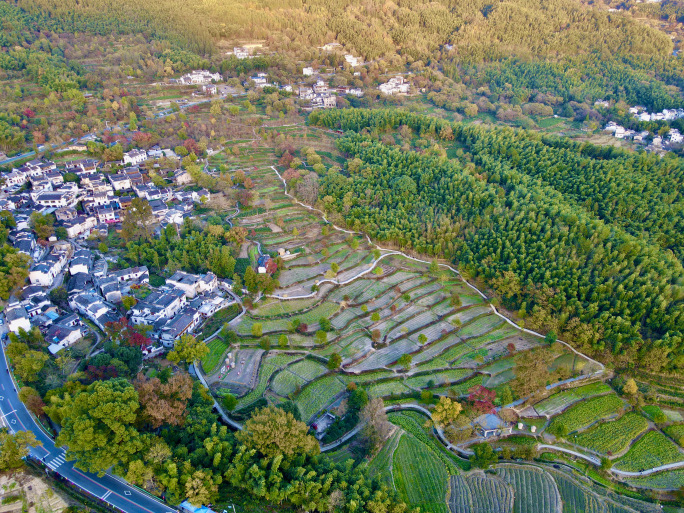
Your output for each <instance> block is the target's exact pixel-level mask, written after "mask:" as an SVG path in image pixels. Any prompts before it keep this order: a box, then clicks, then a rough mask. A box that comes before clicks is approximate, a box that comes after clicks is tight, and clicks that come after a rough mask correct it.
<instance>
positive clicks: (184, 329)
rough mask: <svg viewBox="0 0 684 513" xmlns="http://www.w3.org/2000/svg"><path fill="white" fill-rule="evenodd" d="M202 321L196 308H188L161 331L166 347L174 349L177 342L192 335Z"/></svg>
mask: <svg viewBox="0 0 684 513" xmlns="http://www.w3.org/2000/svg"><path fill="white" fill-rule="evenodd" d="M201 320H202V316H201V315H200V313H199V312H198V311H197V310H195V309H194V308H190V307H186V308H184V309H183V310H181V312H180V313H179V314H178V315H176V316H175V317H174V318H173V319H170V320H169V321H168V322H167V323H166V324H165V325H164V326H163V327H162V328H161V330H160V332H161V335H160V339H161V342H162V344H163V345H164V347H173V346H174V343H175V341H176V340H178V339H179V338H180V337H182V336H183V335H185V334H186V333H191V332H192V330H194V329H195V328H196V327H197V325H198V324H199V323H200V321H201Z"/></svg>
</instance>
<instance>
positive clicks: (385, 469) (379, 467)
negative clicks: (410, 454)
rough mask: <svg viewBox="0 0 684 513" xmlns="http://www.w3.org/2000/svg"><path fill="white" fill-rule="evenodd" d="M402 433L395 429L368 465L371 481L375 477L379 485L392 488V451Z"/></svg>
mask: <svg viewBox="0 0 684 513" xmlns="http://www.w3.org/2000/svg"><path fill="white" fill-rule="evenodd" d="M402 435H403V433H402V432H401V430H400V429H395V430H394V433H392V436H391V437H390V439H389V440H387V441H386V442H385V443H384V444H383V446H382V449H380V451H379V452H378V454H377V455H376V456H375V458H373V461H371V462H370V463H369V464H368V467H367V470H368V476H369V477H370V478H371V479H372V478H374V477H377V478H378V480H379V481H380V482H381V483H384V484H385V485H386V486H387V487H388V488H394V483H393V482H392V473H391V469H392V460H393V458H394V451H396V450H397V447H398V446H399V440H400V439H401V437H402Z"/></svg>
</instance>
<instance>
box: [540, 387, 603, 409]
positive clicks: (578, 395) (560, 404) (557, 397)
mask: <svg viewBox="0 0 684 513" xmlns="http://www.w3.org/2000/svg"><path fill="white" fill-rule="evenodd" d="M611 390H612V389H611V388H610V386H608V385H606V384H605V383H603V382H602V381H599V382H597V383H591V384H589V385H584V386H581V387H577V388H571V389H569V390H564V391H562V392H558V393H557V394H553V395H552V396H550V397H547V398H546V399H544V400H543V401H541V402H539V403H537V404H535V405H534V409H535V410H537V413H539V415H553V414H555V413H558V412H559V411H561V410H563V408H565V407H566V406H569V405H570V404H572V403H575V402H577V401H579V400H580V399H586V398H588V397H592V396H595V395H599V394H605V393H607V392H610V391H611Z"/></svg>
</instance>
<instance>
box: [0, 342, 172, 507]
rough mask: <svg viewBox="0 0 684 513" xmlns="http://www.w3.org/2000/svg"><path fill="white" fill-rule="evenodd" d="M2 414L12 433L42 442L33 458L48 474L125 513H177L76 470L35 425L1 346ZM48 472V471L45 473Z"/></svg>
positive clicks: (112, 480)
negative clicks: (23, 433)
mask: <svg viewBox="0 0 684 513" xmlns="http://www.w3.org/2000/svg"><path fill="white" fill-rule="evenodd" d="M0 352H2V356H1V357H0V412H1V414H2V417H3V418H4V419H5V424H7V425H8V426H9V430H10V431H11V432H16V431H32V432H33V434H35V435H36V439H37V440H38V441H39V442H41V443H42V445H39V446H38V447H35V448H32V449H31V456H33V457H34V458H36V459H38V460H41V461H43V462H44V463H45V465H47V467H48V468H49V474H50V475H52V474H58V475H60V476H62V477H63V478H64V479H66V480H67V481H69V482H70V483H71V484H73V485H75V486H76V487H78V488H80V489H81V490H83V491H84V492H85V493H86V495H90V496H92V498H93V499H95V500H97V499H99V500H102V501H103V502H105V503H107V504H109V505H110V506H112V507H114V508H116V509H117V510H119V511H122V512H124V513H177V510H176V508H174V507H172V506H169V505H167V504H165V503H163V502H161V501H160V500H159V499H157V498H155V497H152V496H151V495H148V494H147V493H145V492H143V491H141V490H140V489H138V488H136V487H134V486H132V485H130V484H128V483H127V482H126V481H124V480H123V479H120V478H117V477H114V476H112V475H110V474H105V475H104V476H103V477H98V476H96V475H94V474H90V473H88V472H83V471H81V470H78V469H77V468H74V465H73V462H70V461H66V460H65V450H64V449H63V448H57V447H55V442H54V440H52V438H50V437H49V436H48V435H47V434H46V433H45V432H44V431H43V430H42V429H41V428H40V427H39V426H38V424H37V423H36V421H35V420H34V418H33V417H32V416H31V414H30V413H29V412H28V410H27V409H26V407H25V406H24V403H22V402H21V401H20V400H19V397H18V395H17V390H16V388H15V383H14V381H13V380H12V377H11V375H10V373H9V370H8V366H7V359H6V357H5V351H4V348H3V347H2V344H0ZM46 472H47V471H46Z"/></svg>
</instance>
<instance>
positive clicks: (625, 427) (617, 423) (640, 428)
mask: <svg viewBox="0 0 684 513" xmlns="http://www.w3.org/2000/svg"><path fill="white" fill-rule="evenodd" d="M647 429H648V421H647V420H646V419H645V418H644V417H642V416H641V415H639V414H636V413H628V414H626V415H623V416H622V417H620V418H619V419H617V420H613V421H610V422H604V423H602V424H598V425H596V426H594V427H592V428H591V429H589V430H587V431H585V432H583V433H580V434H579V435H576V436H574V437H573V438H572V442H573V443H575V444H577V445H581V446H582V447H586V448H587V449H590V450H592V451H595V452H597V453H599V454H609V455H610V454H617V453H620V452H622V451H625V450H627V449H628V448H629V446H630V445H631V444H632V442H633V441H634V440H635V439H636V438H637V437H638V436H639V435H640V434H641V433H643V432H644V431H646V430H647Z"/></svg>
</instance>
